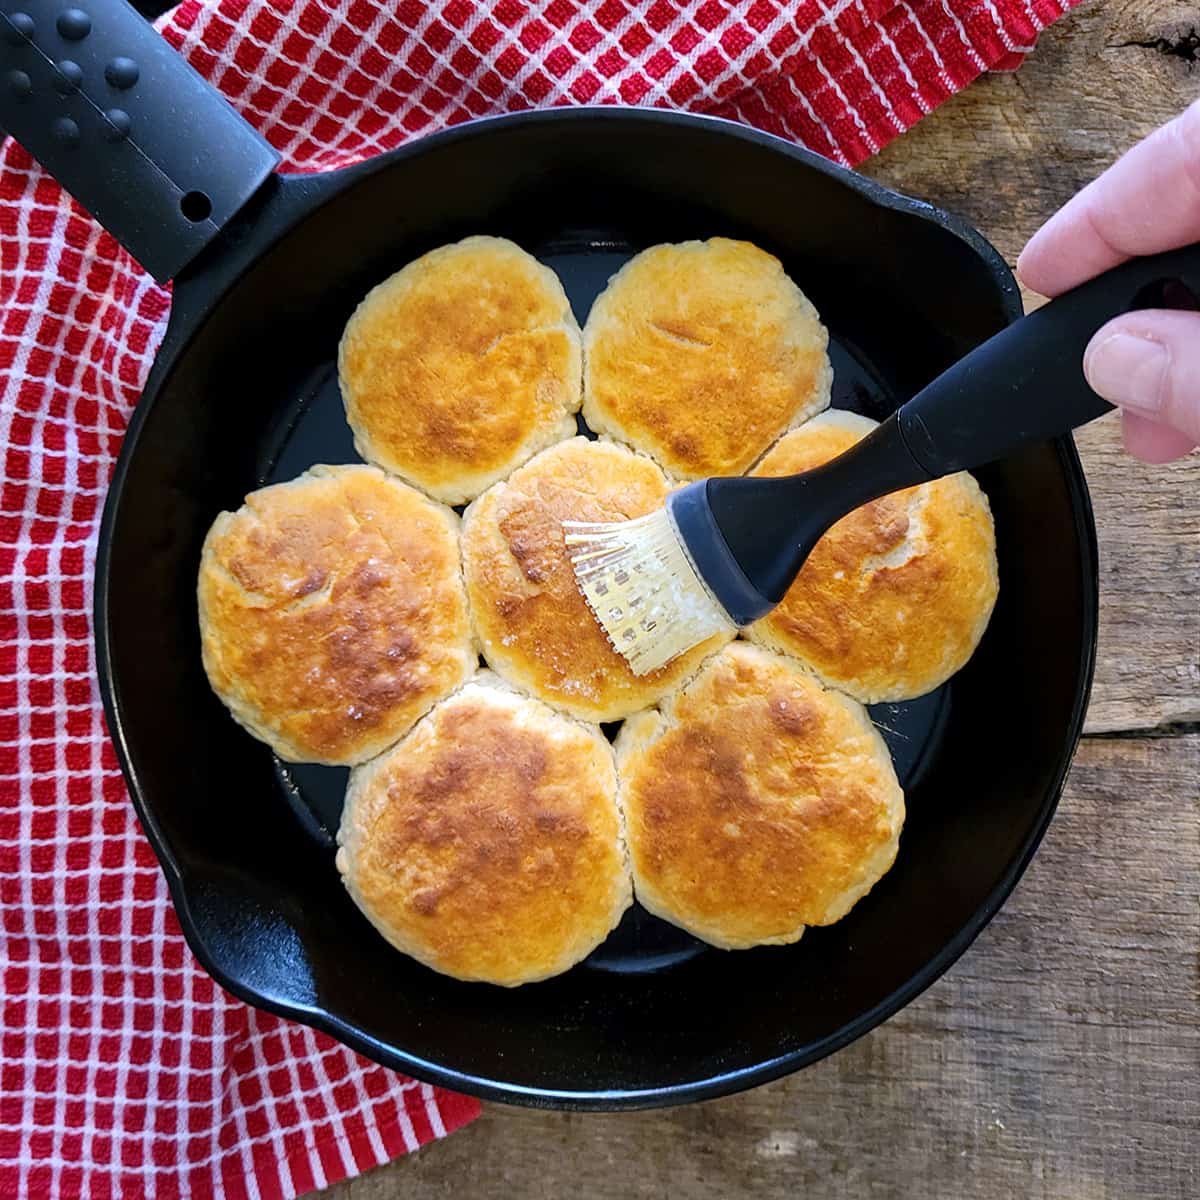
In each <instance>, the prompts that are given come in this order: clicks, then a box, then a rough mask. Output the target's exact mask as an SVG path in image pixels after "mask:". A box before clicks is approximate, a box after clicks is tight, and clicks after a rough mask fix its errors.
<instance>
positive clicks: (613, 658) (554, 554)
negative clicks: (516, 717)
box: [463, 437, 722, 721]
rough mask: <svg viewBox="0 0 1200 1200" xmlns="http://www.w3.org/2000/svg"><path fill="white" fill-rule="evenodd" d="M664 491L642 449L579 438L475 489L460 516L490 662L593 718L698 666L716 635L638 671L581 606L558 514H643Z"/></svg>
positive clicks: (648, 696) (611, 716) (480, 633)
mask: <svg viewBox="0 0 1200 1200" xmlns="http://www.w3.org/2000/svg"><path fill="white" fill-rule="evenodd" d="M667 491H668V483H667V480H666V477H665V476H664V475H663V473H662V471H661V470H659V468H658V467H657V466H656V465H655V464H654V463H653V462H652V461H651V460H650V459H648V458H646V457H645V456H644V455H640V454H635V453H634V452H633V451H632V450H627V449H625V447H624V446H616V445H613V444H612V443H611V442H589V441H588V440H587V439H586V438H582V437H577V438H572V439H571V440H569V441H566V442H560V443H559V444H558V445H557V446H551V447H550V449H549V450H543V451H542V453H541V454H539V455H538V456H537V457H536V458H534V459H533V460H532V461H530V462H528V463H526V464H525V466H523V467H521V468H520V469H519V470H517V471H515V472H514V473H513V474H512V475H510V476H509V478H508V479H507V480H505V481H504V482H503V483H498V484H496V485H495V486H494V487H492V488H490V489H489V490H488V491H487V492H485V493H484V494H483V495H482V496H480V497H479V499H478V500H476V501H475V502H474V503H473V504H472V505H471V506H470V507H469V508H468V509H467V511H466V513H465V514H464V516H463V568H464V572H465V575H466V580H467V595H468V597H469V599H470V604H471V619H472V621H473V623H474V627H475V632H476V635H477V637H478V639H479V642H480V644H481V646H482V648H483V655H484V657H485V658H486V659H487V661H488V665H489V666H490V667H492V669H493V670H495V671H497V672H499V673H500V674H501V675H502V676H504V678H506V679H508V680H509V681H510V682H512V683H515V684H517V685H519V686H520V687H522V688H523V689H525V690H526V691H528V692H531V693H532V694H533V695H535V696H537V697H538V698H539V699H540V700H545V701H547V702H548V703H551V704H555V705H557V706H558V707H559V708H562V709H565V710H566V711H567V712H569V713H571V714H572V715H573V716H577V717H582V718H584V719H585V720H590V721H616V720H618V719H619V718H621V717H624V716H627V715H628V714H629V713H631V712H636V711H637V710H638V709H639V708H644V707H645V706H646V705H647V704H652V703H653V702H654V701H655V700H656V699H657V698H658V697H659V696H661V695H662V694H663V693H664V692H666V691H669V690H670V689H671V688H672V687H674V686H676V684H678V683H679V681H680V680H681V679H683V678H685V677H686V676H687V675H689V674H690V673H691V672H692V671H694V670H695V669H696V667H697V665H698V664H699V662H700V661H701V659H703V658H704V657H705V655H707V654H709V653H711V652H712V650H714V649H715V648H716V647H717V646H718V645H720V644H721V640H722V639H720V638H713V639H710V640H709V641H707V642H704V643H702V644H701V645H700V646H698V647H696V648H695V649H693V650H691V651H689V652H688V653H687V654H685V655H682V656H681V657H680V658H678V659H676V660H675V661H673V662H671V663H668V664H667V665H666V666H665V667H662V668H661V669H659V670H657V671H652V672H650V673H649V674H646V675H635V674H634V673H633V671H632V669H631V668H630V666H629V664H628V663H627V662H626V661H625V660H624V659H623V658H622V657H621V656H620V655H619V654H618V653H617V652H616V651H615V650H614V649H613V647H612V645H611V644H610V642H609V641H608V638H607V637H606V636H605V634H604V631H603V630H602V629H601V628H600V626H599V624H597V622H596V618H595V617H594V616H593V615H592V612H591V609H589V608H588V606H587V602H586V601H585V600H584V598H583V595H582V593H581V592H580V590H579V585H578V584H577V583H576V580H575V575H574V572H573V570H572V568H571V560H570V553H571V552H570V551H569V550H568V548H567V546H566V545H565V543H564V541H563V529H562V522H563V521H567V520H571V521H620V520H623V519H625V518H628V517H640V516H643V515H645V514H646V513H649V512H652V511H654V510H655V509H657V508H661V507H662V504H663V501H664V499H665V498H666V495H667Z"/></svg>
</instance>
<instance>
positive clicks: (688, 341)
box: [650, 321, 712, 350]
mask: <svg viewBox="0 0 1200 1200" xmlns="http://www.w3.org/2000/svg"><path fill="white" fill-rule="evenodd" d="M650 328H651V329H657V330H658V332H659V333H661V334H662V335H663V337H666V338H670V339H671V341H673V342H674V343H675V344H676V345H679V346H690V347H691V348H692V349H693V350H711V349H712V342H706V341H704V339H703V338H697V337H692V336H691V334H687V333H681V332H680V331H679V330H678V329H672V328H671V326H670V325H666V324H664V323H663V322H662V321H651V322H650Z"/></svg>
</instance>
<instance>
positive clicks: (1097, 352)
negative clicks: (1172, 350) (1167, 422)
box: [1083, 333, 1170, 413]
mask: <svg viewBox="0 0 1200 1200" xmlns="http://www.w3.org/2000/svg"><path fill="white" fill-rule="evenodd" d="M1169 365H1170V355H1169V354H1168V353H1167V348H1166V347H1165V346H1164V345H1163V344H1162V343H1161V342H1156V341H1153V340H1152V339H1150V338H1145V337H1136V336H1134V335H1133V334H1128V333H1114V334H1112V335H1110V336H1109V337H1106V338H1105V339H1104V340H1103V341H1102V342H1099V343H1098V344H1095V345H1092V346H1091V347H1089V348H1088V352H1087V354H1086V355H1085V356H1084V359H1083V373H1084V375H1086V376H1087V381H1088V383H1089V384H1091V386H1092V388H1093V389H1094V390H1095V391H1097V392H1098V393H1099V394H1100V395H1101V396H1103V397H1104V399H1105V400H1107V401H1109V403H1111V404H1119V405H1120V406H1121V407H1122V408H1132V409H1135V410H1136V411H1137V412H1143V413H1156V412H1158V411H1159V410H1160V409H1161V408H1162V398H1163V391H1164V389H1163V383H1164V381H1165V379H1166V375H1167V367H1168V366H1169Z"/></svg>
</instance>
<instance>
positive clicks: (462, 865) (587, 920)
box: [339, 683, 630, 984]
mask: <svg viewBox="0 0 1200 1200" xmlns="http://www.w3.org/2000/svg"><path fill="white" fill-rule="evenodd" d="M347 803H348V808H347V815H346V817H345V818H344V821H343V828H342V832H341V834H340V835H339V840H340V841H341V842H342V846H343V849H342V852H341V854H340V855H339V866H340V867H341V868H342V870H343V871H344V872H345V873H346V875H347V883H348V885H349V886H350V889H351V891H352V892H353V893H354V894H355V897H356V899H358V900H359V902H360V903H361V904H362V905H363V906H364V908H365V911H366V912H367V913H368V915H369V916H370V917H371V919H372V921H374V922H375V924H376V925H377V926H378V927H379V928H380V930H381V931H382V932H383V933H384V934H385V935H386V936H388V937H389V938H390V939H392V940H393V941H395V942H396V944H397V945H399V946H400V947H401V948H402V949H406V950H407V951H408V952H409V953H412V954H415V955H416V957H418V958H421V959H422V960H423V961H425V962H427V963H429V964H430V965H431V966H434V967H436V968H437V969H438V970H441V971H446V972H449V973H450V974H453V975H456V976H458V977H459V978H467V979H486V980H489V981H491V982H494V983H507V984H512V983H520V982H523V981H527V980H529V979H535V978H541V977H544V976H545V975H547V974H550V973H553V972H554V971H556V970H560V969H563V968H564V967H565V966H567V965H569V964H570V962H572V961H574V960H575V959H576V958H578V957H581V956H582V954H584V953H587V951H588V950H590V949H591V947H592V945H594V944H596V943H598V942H599V940H600V939H601V938H603V936H604V935H605V934H607V933H608V931H609V929H611V928H612V926H613V925H614V924H615V923H616V920H617V918H618V916H619V914H620V912H621V911H622V910H623V909H624V908H625V907H626V906H627V904H628V901H629V896H630V887H629V880H628V873H627V867H626V863H625V856H624V847H623V843H622V839H621V829H620V819H619V816H618V812H617V807H616V776H615V771H614V767H613V760H612V752H611V750H610V748H609V746H608V745H607V743H606V742H605V741H604V740H603V738H601V737H600V736H599V734H598V733H596V732H595V731H594V730H589V729H587V728H585V727H584V726H582V725H580V724H578V723H577V722H575V721H573V720H571V719H570V718H568V717H564V716H561V715H559V714H556V713H553V712H552V711H551V710H549V709H547V708H545V707H544V706H543V705H540V704H538V703H537V702H536V701H532V700H528V699H524V698H521V697H518V696H516V695H514V694H512V693H508V692H506V691H504V692H502V691H498V690H496V689H492V688H488V687H483V686H480V685H478V684H474V683H472V684H468V685H467V686H466V687H465V688H464V689H463V690H462V691H461V692H459V693H458V694H457V695H455V696H452V697H451V698H450V699H449V700H446V701H445V702H443V703H442V704H441V705H439V706H438V707H437V708H436V709H435V710H434V711H433V712H432V713H431V714H430V715H429V717H428V718H427V719H426V720H425V721H423V722H421V724H419V725H418V726H417V727H416V729H414V731H413V732H412V734H411V735H410V736H409V737H408V738H406V739H405V740H404V741H403V742H401V743H400V745H398V746H397V747H395V749H393V750H392V751H390V752H389V753H388V754H386V755H384V756H383V757H382V758H380V759H378V760H376V762H374V763H371V764H369V765H368V766H367V767H364V768H361V769H360V770H359V771H357V772H355V776H354V779H353V781H352V784H351V792H350V795H349V797H348V801H347Z"/></svg>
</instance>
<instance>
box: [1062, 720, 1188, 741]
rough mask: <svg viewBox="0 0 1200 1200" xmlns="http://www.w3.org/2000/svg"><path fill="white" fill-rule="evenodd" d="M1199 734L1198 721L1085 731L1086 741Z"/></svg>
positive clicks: (1165, 722) (1127, 739) (1128, 739)
mask: <svg viewBox="0 0 1200 1200" xmlns="http://www.w3.org/2000/svg"><path fill="white" fill-rule="evenodd" d="M1196 734H1200V721H1163V722H1162V723H1161V724H1160V725H1149V726H1146V727H1145V728H1143V729H1102V730H1099V731H1098V732H1096V733H1085V734H1084V737H1085V738H1086V739H1087V740H1088V741H1095V742H1101V741H1105V742H1109V741H1121V740H1122V739H1124V740H1126V741H1130V740H1133V739H1138V740H1145V739H1147V738H1179V737H1193V736H1195V735H1196Z"/></svg>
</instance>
